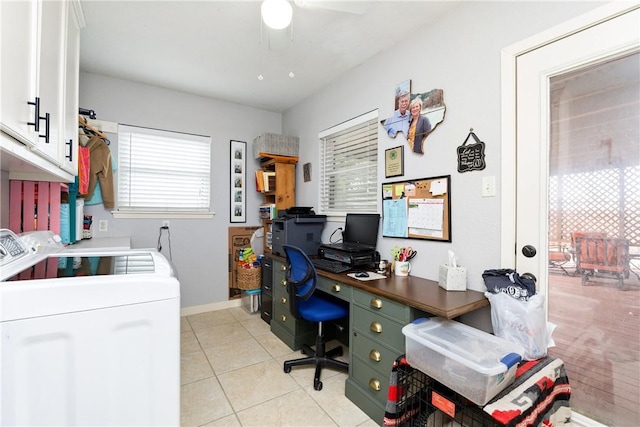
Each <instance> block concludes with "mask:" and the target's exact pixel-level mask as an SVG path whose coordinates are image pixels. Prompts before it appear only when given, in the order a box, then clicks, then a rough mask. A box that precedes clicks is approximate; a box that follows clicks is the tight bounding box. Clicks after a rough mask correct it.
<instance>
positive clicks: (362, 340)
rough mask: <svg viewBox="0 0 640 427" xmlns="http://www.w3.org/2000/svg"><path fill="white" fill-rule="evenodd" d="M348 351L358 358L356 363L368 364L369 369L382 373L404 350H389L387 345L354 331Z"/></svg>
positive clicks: (386, 370)
mask: <svg viewBox="0 0 640 427" xmlns="http://www.w3.org/2000/svg"><path fill="white" fill-rule="evenodd" d="M349 352H350V353H351V354H353V356H355V357H357V358H358V360H357V363H359V364H360V363H363V364H365V365H368V366H369V367H370V368H371V369H374V370H376V371H378V372H380V373H381V374H383V373H385V372H388V371H389V368H390V367H391V366H392V365H393V362H394V361H395V360H396V359H397V358H398V356H400V355H401V354H404V352H405V350H404V349H402V350H400V349H393V350H391V349H389V348H388V347H387V346H385V345H382V344H380V342H378V341H376V340H372V339H370V338H369V337H366V336H365V335H364V334H362V333H355V334H353V338H352V345H351V347H350V348H349Z"/></svg>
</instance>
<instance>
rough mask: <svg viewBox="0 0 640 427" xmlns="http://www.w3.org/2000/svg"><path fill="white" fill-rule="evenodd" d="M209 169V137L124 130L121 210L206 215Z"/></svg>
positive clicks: (120, 145)
mask: <svg viewBox="0 0 640 427" xmlns="http://www.w3.org/2000/svg"><path fill="white" fill-rule="evenodd" d="M210 166H211V138H210V137H208V136H200V135H191V134H185V133H178V132H168V131H163V130H157V129H148V128H141V127H134V126H126V125H120V126H119V127H118V174H117V175H118V195H117V210H118V211H119V212H124V213H126V212H131V213H142V212H148V213H196V214H197V213H207V212H209V201H210V185H211V178H210V174H211V170H210Z"/></svg>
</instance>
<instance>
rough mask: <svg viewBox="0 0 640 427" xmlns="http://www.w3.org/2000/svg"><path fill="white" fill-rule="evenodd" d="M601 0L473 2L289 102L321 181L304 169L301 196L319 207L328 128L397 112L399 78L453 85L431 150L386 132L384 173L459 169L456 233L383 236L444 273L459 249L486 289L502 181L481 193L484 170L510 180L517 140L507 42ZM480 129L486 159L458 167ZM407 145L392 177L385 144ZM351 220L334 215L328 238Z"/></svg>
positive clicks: (287, 129)
mask: <svg viewBox="0 0 640 427" xmlns="http://www.w3.org/2000/svg"><path fill="white" fill-rule="evenodd" d="M600 4H601V3H596V2H465V3H463V4H462V5H461V6H459V7H457V8H455V9H453V10H451V11H450V12H448V13H447V14H445V15H444V16H442V17H440V18H439V19H438V20H437V21H436V22H435V23H434V24H430V25H428V26H425V28H424V29H422V30H420V31H418V32H415V33H412V34H407V41H406V43H405V44H404V46H398V47H396V48H394V49H393V50H392V51H391V52H388V53H385V54H381V55H378V56H377V57H375V58H374V59H372V60H370V61H368V62H367V63H365V64H363V65H361V66H360V67H358V68H357V69H355V70H353V71H352V72H350V73H349V74H348V75H346V76H344V77H343V78H341V79H339V80H337V81H335V82H334V83H333V84H332V85H330V87H326V88H323V89H322V91H321V92H319V93H318V94H317V95H315V96H313V97H311V98H309V99H307V100H306V101H304V102H302V103H301V104H299V105H298V106H296V108H294V109H292V110H289V111H287V112H286V113H285V114H284V117H283V130H284V133H285V134H291V135H297V136H299V137H300V141H301V149H300V152H301V153H300V162H299V164H300V165H301V164H304V163H307V162H311V163H312V181H311V182H308V183H305V182H303V180H302V168H298V170H297V178H298V180H297V201H298V204H300V205H304V206H316V207H317V206H318V199H317V194H318V179H319V174H318V169H319V165H318V160H317V159H318V147H319V144H318V138H317V135H318V132H319V131H322V130H324V129H327V128H329V127H331V126H333V125H336V124H338V123H341V122H344V121H345V120H348V119H350V118H352V117H355V116H357V115H360V114H362V113H365V112H367V111H371V110H373V109H379V113H380V119H384V118H386V117H389V116H390V115H391V114H392V113H393V97H394V88H395V85H396V84H398V83H400V82H403V81H405V80H408V79H411V80H412V92H427V91H429V90H431V89H435V88H440V89H443V90H444V100H445V104H446V106H447V111H446V116H445V119H444V121H443V122H442V123H441V124H440V125H439V126H438V127H437V128H436V130H435V131H434V132H433V133H431V134H430V135H429V136H428V137H427V138H426V140H425V145H424V147H425V148H424V149H425V154H424V155H419V154H414V153H412V152H411V151H410V150H409V148H408V146H406V139H405V138H403V137H402V136H398V137H396V138H395V139H392V138H389V137H388V136H387V135H386V133H385V132H384V129H383V128H382V126H380V132H379V148H380V157H379V158H380V163H381V168H380V173H379V180H380V182H381V183H382V182H392V181H397V180H399V179H407V178H423V177H430V176H438V175H448V174H450V175H451V181H452V184H451V187H452V189H451V201H452V203H451V204H452V206H451V211H452V221H451V225H452V242H451V243H443V242H433V241H422V240H415V239H411V240H405V239H396V238H382V237H380V238H379V239H378V249H379V251H380V253H381V255H382V257H383V258H390V254H389V252H390V249H391V248H392V247H393V246H395V245H401V246H406V245H411V246H412V247H413V248H414V249H416V250H417V251H418V255H417V257H416V258H415V259H414V261H413V270H412V274H415V275H417V276H420V277H425V278H428V279H433V280H437V278H438V264H440V263H443V262H445V261H446V260H447V250H448V249H452V250H453V251H454V252H455V253H456V254H457V255H458V257H459V263H460V264H461V265H464V266H466V267H467V268H468V272H469V277H468V285H469V288H471V289H475V290H479V291H484V290H485V287H484V283H483V280H482V276H481V275H482V272H483V271H484V270H485V269H489V268H497V267H500V190H501V189H500V188H499V187H498V188H497V195H496V197H491V198H483V197H482V196H481V181H482V177H484V176H495V177H496V183H497V185H499V183H500V162H501V158H500V151H501V150H500V147H501V144H503V143H504V144H509V143H511V142H512V141H501V137H500V127H501V124H500V119H501V118H500V53H501V49H502V48H504V47H506V46H508V45H510V44H513V43H515V42H517V41H520V40H522V39H524V38H527V37H529V36H531V35H533V34H536V33H538V32H540V31H542V30H545V29H547V28H550V27H552V26H554V25H556V24H559V23H561V22H563V21H566V20H568V19H571V18H573V17H575V16H578V15H579V14H581V13H584V12H586V11H588V10H591V9H593V8H595V7H597V6H599V5H600ZM470 128H473V129H474V132H475V133H476V135H477V136H478V137H479V138H480V139H481V140H482V141H483V142H485V144H486V151H485V154H486V158H485V160H486V165H487V166H486V168H485V169H484V170H482V171H473V172H466V173H462V174H460V173H458V172H457V152H456V148H457V147H458V146H460V145H462V143H463V142H464V140H465V138H466V137H467V135H468V133H469V129H470ZM402 144H405V147H406V148H405V175H404V177H396V178H392V179H385V177H384V169H383V167H382V166H383V164H384V157H383V156H384V150H385V149H387V148H391V147H395V146H398V145H402ZM341 225H342V223H338V222H328V223H327V225H326V227H325V231H324V239H325V240H327V239H328V237H329V235H330V234H331V233H332V232H333V231H334V230H335V229H336V227H338V226H341Z"/></svg>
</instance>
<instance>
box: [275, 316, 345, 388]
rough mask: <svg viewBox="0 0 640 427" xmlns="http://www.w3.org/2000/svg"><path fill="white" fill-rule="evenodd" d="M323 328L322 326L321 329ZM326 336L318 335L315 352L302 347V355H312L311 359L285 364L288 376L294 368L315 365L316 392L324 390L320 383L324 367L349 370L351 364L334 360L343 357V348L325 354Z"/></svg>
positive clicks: (339, 347)
mask: <svg viewBox="0 0 640 427" xmlns="http://www.w3.org/2000/svg"><path fill="white" fill-rule="evenodd" d="M321 328H322V327H321V326H320V327H319V329H321ZM325 345H326V343H325V342H324V336H323V335H321V334H318V336H317V337H316V349H315V351H314V350H313V349H312V348H311V347H310V346H308V345H306V344H305V345H304V346H303V347H302V353H304V354H308V355H310V356H309V357H302V358H300V359H294V360H287V361H286V362H284V372H285V373H286V374H288V373H289V372H291V368H292V367H293V366H302V365H315V366H316V373H315V375H314V377H313V388H314V389H315V390H318V391H320V390H322V381H320V373H321V371H322V368H323V367H325V366H326V367H329V368H337V369H349V364H348V363H346V362H343V361H341V360H336V359H333V358H334V357H336V356H342V346H338V347H336V348H334V349H331V350H329V351H327V352H325Z"/></svg>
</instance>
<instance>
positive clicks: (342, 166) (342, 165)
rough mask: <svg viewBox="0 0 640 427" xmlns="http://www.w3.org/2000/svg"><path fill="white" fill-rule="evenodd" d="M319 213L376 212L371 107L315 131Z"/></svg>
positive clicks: (375, 133) (375, 128) (374, 119)
mask: <svg viewBox="0 0 640 427" xmlns="http://www.w3.org/2000/svg"><path fill="white" fill-rule="evenodd" d="M318 138H319V139H320V144H321V146H320V201H319V206H320V209H319V211H320V212H319V213H321V214H324V215H335V216H343V215H345V214H346V213H348V212H362V213H377V201H378V111H377V110H375V111H371V112H369V113H366V114H363V115H361V116H358V117H355V118H353V119H351V120H349V121H347V122H344V123H341V124H339V125H336V126H334V127H332V128H330V129H327V130H325V131H322V132H320V133H319V134H318Z"/></svg>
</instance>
